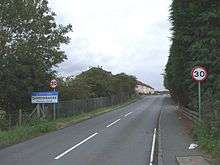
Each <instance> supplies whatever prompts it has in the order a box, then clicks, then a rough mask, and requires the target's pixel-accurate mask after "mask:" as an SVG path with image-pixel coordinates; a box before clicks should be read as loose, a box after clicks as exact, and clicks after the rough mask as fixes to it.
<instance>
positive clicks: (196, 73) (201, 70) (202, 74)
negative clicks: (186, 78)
mask: <svg viewBox="0 0 220 165" xmlns="http://www.w3.org/2000/svg"><path fill="white" fill-rule="evenodd" d="M207 77H208V72H207V69H206V68H205V67H202V66H196V67H194V68H193V69H192V78H193V80H195V81H199V82H201V81H204V80H205V79H206V78H207Z"/></svg>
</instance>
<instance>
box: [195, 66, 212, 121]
mask: <svg viewBox="0 0 220 165" xmlns="http://www.w3.org/2000/svg"><path fill="white" fill-rule="evenodd" d="M191 74H192V78H193V80H195V81H197V82H198V108H199V120H200V121H201V120H202V110H201V105H202V104H201V82H202V81H204V80H205V79H207V77H208V72H207V69H206V68H205V67H203V66H196V67H194V68H193V69H192V73H191Z"/></svg>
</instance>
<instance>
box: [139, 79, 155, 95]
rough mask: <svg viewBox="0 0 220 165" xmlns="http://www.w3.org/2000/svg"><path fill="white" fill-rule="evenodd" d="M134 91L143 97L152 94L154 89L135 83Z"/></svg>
mask: <svg viewBox="0 0 220 165" xmlns="http://www.w3.org/2000/svg"><path fill="white" fill-rule="evenodd" d="M135 91H136V92H137V93H138V94H144V95H149V94H154V88H152V87H151V86H149V85H146V84H144V83H142V82H141V81H138V82H137V85H136V87H135Z"/></svg>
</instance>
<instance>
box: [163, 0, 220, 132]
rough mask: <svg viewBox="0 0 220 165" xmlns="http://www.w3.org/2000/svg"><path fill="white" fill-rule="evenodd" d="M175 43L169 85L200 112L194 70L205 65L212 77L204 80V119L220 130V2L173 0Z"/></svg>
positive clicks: (174, 94)
mask: <svg viewBox="0 0 220 165" xmlns="http://www.w3.org/2000/svg"><path fill="white" fill-rule="evenodd" d="M170 21H171V24H172V38H171V40H172V45H171V47H170V54H169V59H168V62H167V65H166V74H165V86H166V88H168V89H169V90H170V92H171V95H172V97H173V98H174V99H175V100H176V101H178V102H179V104H181V105H183V106H187V107H188V108H190V109H192V110H195V111H197V109H198V101H197V100H198V97H197V83H196V82H194V81H193V80H192V78H191V69H192V68H193V67H194V66H197V65H202V66H205V67H206V68H207V69H208V74H209V76H208V79H207V80H206V81H205V82H203V83H202V111H203V114H202V115H203V120H204V122H205V123H206V126H207V128H208V129H209V130H210V131H214V132H215V133H218V134H219V132H220V122H219V120H220V117H219V116H220V1H219V0H184V1H183V0H173V2H172V5H171V8H170Z"/></svg>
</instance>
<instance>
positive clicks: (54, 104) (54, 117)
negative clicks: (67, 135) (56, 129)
mask: <svg viewBox="0 0 220 165" xmlns="http://www.w3.org/2000/svg"><path fill="white" fill-rule="evenodd" d="M53 91H54V92H55V91H56V89H55V88H54V89H53ZM53 120H56V103H53Z"/></svg>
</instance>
